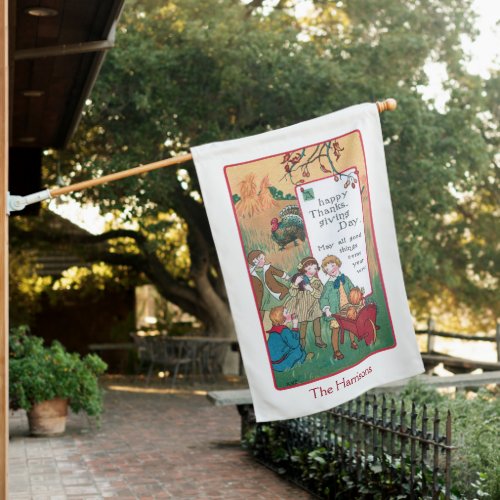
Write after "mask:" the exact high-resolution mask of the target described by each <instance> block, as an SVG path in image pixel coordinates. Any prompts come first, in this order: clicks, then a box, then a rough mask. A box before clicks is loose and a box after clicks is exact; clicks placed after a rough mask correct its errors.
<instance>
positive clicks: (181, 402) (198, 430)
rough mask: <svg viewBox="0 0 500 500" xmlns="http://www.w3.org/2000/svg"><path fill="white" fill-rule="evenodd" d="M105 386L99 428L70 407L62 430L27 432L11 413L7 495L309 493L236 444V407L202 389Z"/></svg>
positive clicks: (23, 498) (16, 499)
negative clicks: (218, 403) (45, 434)
mask: <svg viewBox="0 0 500 500" xmlns="http://www.w3.org/2000/svg"><path fill="white" fill-rule="evenodd" d="M107 386H108V389H107V392H106V398H105V413H104V415H103V419H102V424H101V427H100V428H99V429H95V428H94V429H93V428H92V426H91V425H90V423H89V421H88V419H87V418H86V417H85V416H84V415H74V414H71V415H70V417H69V420H68V427H67V431H66V434H65V435H64V436H61V437H55V438H50V439H49V438H33V437H29V436H28V432H27V431H28V424H27V420H26V417H25V414H24V412H15V413H12V414H11V424H10V434H11V439H10V450H9V452H10V457H9V463H10V483H9V492H10V496H9V498H10V500H28V499H36V500H42V499H53V500H58V499H66V498H68V499H76V498H78V499H88V500H90V499H100V498H108V497H115V498H120V499H123V500H126V499H132V498H134V499H137V498H139V499H154V498H173V499H198V498H200V499H209V498H213V499H215V498H221V499H273V500H275V499H289V498H294V499H305V498H310V497H309V495H308V494H307V493H305V492H304V491H302V490H300V489H299V488H297V487H295V486H293V485H291V484H289V483H287V482H286V481H284V480H283V479H281V478H280V477H279V476H277V475H276V474H274V473H273V472H271V471H269V470H268V469H266V468H264V467H263V466H261V465H259V464H258V463H256V462H255V461H254V460H253V459H252V457H251V456H250V455H249V454H248V453H247V452H246V451H245V450H242V449H241V448H240V446H239V434H240V418H239V415H238V413H237V411H236V409H235V408H232V407H224V408H220V407H214V406H211V405H210V403H209V402H208V401H207V399H206V397H205V395H204V390H201V389H198V390H195V389H193V388H192V387H184V388H183V387H182V386H181V388H180V389H178V390H176V391H171V390H168V389H165V386H156V388H157V389H153V390H152V392H148V391H150V390H149V389H147V388H145V387H144V386H142V385H141V384H140V383H139V384H137V383H134V384H131V383H129V382H127V381H126V380H121V379H120V380H118V381H108V382H107ZM218 388H220V387H218Z"/></svg>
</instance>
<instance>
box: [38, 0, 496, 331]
mask: <svg viewBox="0 0 500 500" xmlns="http://www.w3.org/2000/svg"><path fill="white" fill-rule="evenodd" d="M297 3H298V1H297V2H294V1H292V0H288V1H286V0H282V1H279V2H274V3H271V2H262V1H256V0H254V1H251V2H246V5H245V4H244V3H243V2H240V1H239V0H207V1H204V2H199V1H198V0H175V1H171V2H168V4H165V2H161V1H159V0H132V1H130V2H128V3H127V5H126V9H125V12H124V15H123V18H122V21H121V24H120V26H119V28H118V33H117V46H116V48H115V49H113V50H112V51H111V52H110V54H109V55H108V57H107V59H106V62H105V65H104V67H103V70H102V72H101V75H100V78H99V80H98V82H97V85H96V87H95V90H94V93H93V94H92V100H91V103H90V104H89V105H88V107H87V108H86V110H85V116H84V117H83V120H82V126H81V127H80V131H79V133H78V135H77V136H76V137H75V141H74V143H73V145H72V147H71V149H70V151H69V152H67V153H65V154H63V155H62V157H61V155H59V156H60V157H61V158H60V159H61V160H62V164H63V165H64V166H63V167H62V169H63V171H62V174H63V175H65V176H66V177H67V178H68V180H72V181H77V180H81V179H82V178H84V177H85V178H87V177H88V176H89V175H90V176H92V177H95V176H99V175H101V174H103V173H108V172H110V171H113V170H124V169H126V168H128V167H130V166H134V165H137V164H140V163H144V162H147V161H154V160H157V159H160V158H164V157H168V156H171V155H176V154H179V153H183V152H186V151H187V149H188V148H189V147H191V146H194V145H198V144H202V143H207V142H211V141H215V140H224V139H230V138H234V137H241V136H245V135H250V134H255V133H258V132H263V131H266V130H270V129H275V128H279V127H283V126H286V125H290V124H292V123H296V122H299V121H302V120H305V119H308V118H313V117H315V116H318V115H321V114H324V113H328V112H330V111H333V110H336V109H339V108H342V107H345V106H348V105H350V104H355V103H359V102H363V101H373V100H375V99H380V98H384V97H387V96H393V97H396V98H397V99H398V101H399V104H400V108H399V109H400V111H398V112H396V113H391V114H390V116H389V114H388V116H382V122H383V129H384V135H385V137H386V154H387V160H388V166H389V176H390V185H391V192H392V200H393V205H394V214H395V221H396V226H397V231H398V242H399V247H400V252H401V257H402V264H403V270H404V274H405V278H406V284H407V292H408V295H409V298H410V300H411V304H412V308H413V310H414V312H415V313H416V314H420V315H422V314H424V313H425V312H426V311H427V308H428V306H429V304H430V303H432V302H433V301H434V299H435V298H437V297H441V296H442V295H443V290H445V291H447V292H449V295H450V299H449V301H448V302H447V303H446V304H445V307H448V306H449V305H450V304H452V305H453V306H454V307H455V308H457V309H461V310H462V309H465V308H467V307H469V308H470V309H471V310H474V311H475V317H476V323H480V322H483V323H488V322H489V323H490V324H491V323H492V318H494V317H495V314H496V313H495V310H494V308H495V306H494V304H499V303H500V300H497V299H498V295H496V294H497V293H498V292H495V289H496V288H495V287H496V284H497V280H498V276H497V274H496V273H497V269H498V252H497V250H496V242H495V239H494V238H495V234H498V232H499V230H498V220H499V219H498V217H495V216H496V210H497V208H495V207H497V206H498V199H497V194H495V190H494V185H495V182H496V176H497V171H498V169H497V166H496V164H495V154H496V151H498V147H497V146H498V141H499V132H498V127H497V124H498V116H499V113H498V105H497V104H495V103H498V101H497V100H496V99H495V97H497V96H498V93H499V83H500V78H499V76H498V75H497V74H494V75H493V77H492V78H491V79H490V80H488V81H485V80H482V79H481V78H479V77H476V76H473V75H470V74H468V73H467V71H466V70H465V69H464V63H465V55H464V53H463V50H462V48H461V43H460V40H461V37H464V36H470V37H473V36H474V30H473V27H472V26H473V20H474V14H473V12H472V9H471V0H467V1H461V2H458V1H457V0H425V1H421V2H414V1H412V0H411V1H410V0H405V1H400V0H376V1H372V2H365V1H362V0H345V1H344V2H342V3H340V2H339V3H337V2H324V1H315V2H314V7H315V8H314V9H313V10H312V11H311V12H310V13H309V14H308V15H306V16H304V17H301V18H297V17H296V16H295V11H294V6H295V4H297ZM271 5H274V8H273V7H272V6H271ZM429 62H433V63H439V64H442V65H443V67H444V68H445V69H446V71H447V76H448V78H447V81H446V83H445V84H444V86H445V89H444V90H445V91H447V92H448V93H449V97H450V98H449V100H448V102H447V104H446V106H445V109H444V110H438V109H436V106H435V105H434V103H433V102H426V101H424V99H423V97H422V89H423V87H424V86H425V85H426V84H427V82H428V79H427V75H426V64H427V63H429ZM55 156H56V155H52V156H51V155H49V156H48V157H47V158H46V162H45V169H46V171H47V172H49V171H50V172H51V173H52V175H53V176H54V175H55V172H56V170H57V169H56V168H55V166H54V165H55V161H56V157H55ZM51 161H52V164H51ZM48 177H50V174H49V175H48ZM75 197H76V198H79V199H83V198H85V199H91V200H93V201H94V202H96V203H99V204H100V206H101V209H102V210H103V211H107V210H117V211H120V212H122V213H124V214H125V218H126V219H128V220H129V221H134V222H135V224H136V227H137V228H138V229H137V230H136V229H134V230H129V231H124V232H121V233H112V234H110V235H109V238H111V237H112V236H117V237H120V238H122V239H125V238H127V240H126V241H127V242H128V244H129V246H128V248H125V247H123V245H122V246H121V247H120V249H119V251H117V250H116V249H114V246H113V245H110V249H111V250H112V251H109V252H106V253H104V254H103V253H100V254H99V256H98V257H99V258H100V259H101V260H105V261H107V262H110V263H121V264H124V265H130V266H132V267H134V268H135V269H137V270H138V271H140V272H142V273H144V274H145V275H146V276H147V277H148V279H150V280H151V281H152V282H153V283H155V284H156V285H157V287H158V289H159V290H160V292H161V293H162V295H164V296H165V297H166V298H167V299H168V300H170V301H172V302H175V303H177V304H178V305H179V306H180V307H182V308H183V309H185V310H186V311H188V312H190V313H191V314H194V315H195V316H197V317H198V318H199V319H201V320H202V321H204V322H205V324H206V325H207V328H209V329H218V330H219V331H226V330H227V329H228V328H230V327H231V323H230V317H229V309H228V305H227V297H226V292H225V289H224V284H223V281H222V278H221V274H220V269H219V265H218V261H217V257H216V255H215V252H214V248H213V242H212V238H211V234H210V231H209V226H208V223H207V218H206V214H205V212H204V209H203V206H202V203H201V196H200V192H199V186H198V182H197V178H196V175H195V172H194V169H193V166H192V165H191V164H189V165H186V168H185V169H184V168H183V169H178V170H177V171H175V169H173V168H172V169H163V170H161V171H156V172H154V173H150V174H148V175H147V176H144V177H134V178H128V179H125V180H121V181H120V182H117V183H111V184H109V185H107V186H106V187H99V188H94V189H91V190H88V191H86V192H85V193H83V192H82V193H79V194H75ZM172 213H173V214H175V215H176V217H177V218H178V220H179V221H181V222H179V224H180V226H179V227H178V230H177V231H175V232H173V233H172V232H170V233H169V230H170V228H172V224H174V222H173V221H172V220H165V219H162V217H163V216H165V215H166V214H172ZM495 228H496V231H495ZM167 234H168V237H167ZM103 239H104V238H101V241H103ZM115 241H117V240H115ZM183 252H185V253H187V254H188V257H187V258H184V259H182V260H179V255H182V254H183ZM96 258H97V256H96Z"/></svg>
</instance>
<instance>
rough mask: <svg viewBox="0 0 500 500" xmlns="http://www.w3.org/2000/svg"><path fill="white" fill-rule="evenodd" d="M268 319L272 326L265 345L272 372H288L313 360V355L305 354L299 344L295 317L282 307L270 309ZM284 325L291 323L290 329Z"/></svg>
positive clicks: (297, 323) (297, 322)
mask: <svg viewBox="0 0 500 500" xmlns="http://www.w3.org/2000/svg"><path fill="white" fill-rule="evenodd" d="M269 318H270V320H271V322H272V324H273V326H272V328H271V329H270V330H268V332H267V333H268V334H269V338H268V340H267V345H268V348H269V356H270V357H271V364H272V367H273V370H274V371H277V372H283V371H285V370H290V369H291V368H293V367H294V366H297V365H300V364H302V363H303V362H304V361H306V360H309V359H312V358H313V356H314V354H313V353H312V352H310V353H307V354H306V351H305V350H304V348H303V347H302V346H301V344H300V334H299V328H298V325H299V320H298V318H297V316H296V315H292V314H291V313H290V312H289V311H288V310H287V309H285V307H284V306H278V307H273V308H272V309H271V312H270V313H269ZM286 323H292V328H291V329H290V328H288V326H286Z"/></svg>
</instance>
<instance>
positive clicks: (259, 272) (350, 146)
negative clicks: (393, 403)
mask: <svg viewBox="0 0 500 500" xmlns="http://www.w3.org/2000/svg"><path fill="white" fill-rule="evenodd" d="M353 162H355V163H356V164H357V165H358V166H359V167H358V166H355V167H350V168H346V165H350V164H352V163H353ZM225 173H226V178H227V183H228V187H229V190H230V194H231V197H232V200H233V205H234V215H235V219H236V221H237V225H238V229H239V234H240V238H241V244H242V251H243V252H244V255H245V256H246V259H247V263H248V270H249V280H250V283H251V284H252V288H253V291H254V297H255V308H256V311H257V312H258V314H259V315H260V318H261V326H262V336H263V340H264V341H265V344H266V346H267V354H268V360H269V363H270V369H271V373H272V375H273V378H274V381H275V387H276V388H277V389H286V388H291V387H294V386H296V385H299V384H303V383H308V382H311V381H314V380H318V379H321V378H324V377H329V376H331V375H332V374H334V373H338V372H341V371H344V370H345V369H346V368H348V367H352V366H354V365H357V364H358V363H359V362H360V361H361V360H363V359H365V358H366V357H368V356H370V355H372V354H373V353H375V352H377V351H379V350H381V349H387V348H390V347H393V346H395V338H394V333H393V330H392V324H391V321H390V315H389V311H388V308H387V303H386V301H385V296H384V288H383V282H382V279H381V276H380V272H379V266H378V259H377V251H376V246H375V242H374V237H373V231H372V229H371V218H370V206H369V189H368V184H367V181H366V177H367V176H366V168H365V161H364V157H363V148H362V137H361V134H360V133H359V131H352V132H351V133H348V134H346V135H345V136H342V137H339V138H333V139H331V140H329V141H325V142H323V143H320V144H314V145H312V146H305V147H303V148H300V149H298V150H295V151H286V152H284V153H282V154H278V155H275V156H272V157H268V158H263V159H258V160H256V161H251V162H245V163H243V164H237V165H230V166H226V168H225ZM367 235H368V238H367ZM367 239H368V241H369V242H370V245H369V247H367V244H366V241H367ZM308 262H309V263H310V264H309V265H307V263H308ZM304 264H306V265H304ZM370 273H371V274H370ZM372 281H373V283H374V286H372ZM287 315H289V316H290V317H289V318H288V320H289V321H288V322H286V321H285V316H287ZM293 319H296V321H295V323H296V325H294V322H293ZM381 325H382V327H381ZM379 330H381V335H380V334H379V335H377V332H378V331H379Z"/></svg>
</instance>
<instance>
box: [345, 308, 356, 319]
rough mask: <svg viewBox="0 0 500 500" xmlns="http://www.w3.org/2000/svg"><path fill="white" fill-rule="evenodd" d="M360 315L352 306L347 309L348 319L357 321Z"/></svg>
mask: <svg viewBox="0 0 500 500" xmlns="http://www.w3.org/2000/svg"><path fill="white" fill-rule="evenodd" d="M357 315H358V310H357V308H356V307H354V306H350V307H348V308H347V314H346V316H347V318H348V319H356V316H357Z"/></svg>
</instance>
